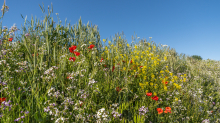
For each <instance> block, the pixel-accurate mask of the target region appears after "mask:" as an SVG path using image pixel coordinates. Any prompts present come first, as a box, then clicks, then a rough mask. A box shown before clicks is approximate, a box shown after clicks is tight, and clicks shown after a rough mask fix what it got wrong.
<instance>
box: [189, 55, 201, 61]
mask: <svg viewBox="0 0 220 123" xmlns="http://www.w3.org/2000/svg"><path fill="white" fill-rule="evenodd" d="M191 58H193V59H196V60H202V57H201V56H199V55H193V56H191Z"/></svg>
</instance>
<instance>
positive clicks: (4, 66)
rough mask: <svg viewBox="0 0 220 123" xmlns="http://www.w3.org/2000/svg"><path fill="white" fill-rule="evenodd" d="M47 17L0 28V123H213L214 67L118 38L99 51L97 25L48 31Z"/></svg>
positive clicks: (215, 110)
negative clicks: (17, 31) (9, 27)
mask: <svg viewBox="0 0 220 123" xmlns="http://www.w3.org/2000/svg"><path fill="white" fill-rule="evenodd" d="M4 5H5V3H4ZM40 7H41V6H40ZM6 8H7V7H6V6H3V8H2V10H5V9H6ZM41 9H42V11H43V12H44V9H43V8H42V7H41ZM4 12H5V11H3V15H4ZM52 12H53V9H52ZM48 13H49V15H48V16H46V17H45V19H44V20H43V22H41V23H40V22H39V20H38V23H37V24H35V25H34V20H33V18H32V20H31V22H29V21H27V22H29V24H30V26H28V27H26V25H25V24H26V19H25V23H24V26H23V27H22V32H23V34H21V35H20V36H17V37H13V36H12V35H11V34H12V33H14V32H15V31H16V30H17V28H16V26H13V27H12V28H11V29H10V30H9V31H8V28H7V27H4V29H1V30H0V34H1V36H2V37H1V45H0V49H1V52H0V57H1V58H0V76H1V79H0V104H1V105H0V119H1V120H0V121H1V122H2V123H12V122H14V121H16V122H22V123H52V122H55V123H60V122H65V123H73V122H74V123H82V122H85V123H105V122H110V123H130V122H131V123H132V122H133V123H174V122H175V123H178V122H179V123H197V122H200V123H201V122H202V123H204V122H212V123H213V122H219V117H220V116H219V114H220V113H219V87H220V86H219V62H217V61H213V60H196V59H189V57H187V56H185V55H182V54H181V55H178V54H177V53H176V51H175V50H174V49H171V50H170V49H169V47H168V48H167V47H166V48H165V47H160V46H156V44H155V43H154V42H153V41H151V42H150V41H149V42H147V41H146V39H145V40H141V41H140V42H139V44H137V43H136V44H134V42H133V41H132V44H131V46H130V45H129V44H128V43H127V41H126V40H125V39H123V35H119V34H117V35H115V37H114V38H113V39H112V40H111V41H109V40H108V39H103V42H104V43H105V42H106V41H107V42H108V46H104V45H103V44H102V42H101V40H100V35H99V32H98V29H97V26H92V25H91V26H90V25H89V23H87V26H85V25H82V21H81V18H80V20H79V24H78V25H77V24H76V25H74V27H70V24H69V26H68V27H66V26H65V27H64V26H61V25H60V24H57V25H56V27H54V22H53V18H51V17H50V13H51V11H50V12H49V7H48ZM3 15H2V17H3ZM51 19H52V21H51ZM50 21H51V22H50ZM35 22H37V20H36V19H35ZM65 25H66V24H65ZM1 27H2V26H1ZM2 34H3V35H2ZM132 40H134V38H132ZM12 41H14V42H13V43H12Z"/></svg>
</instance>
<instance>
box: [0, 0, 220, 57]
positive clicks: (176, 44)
mask: <svg viewBox="0 0 220 123" xmlns="http://www.w3.org/2000/svg"><path fill="white" fill-rule="evenodd" d="M3 2H4V1H3V0H1V3H0V5H3ZM42 2H43V4H44V9H45V13H44V14H43V13H42V11H41V9H40V7H39V5H41V6H43V4H42ZM51 2H52V4H53V13H52V15H51V17H53V18H54V21H55V22H56V23H55V24H58V19H57V15H56V14H55V13H59V19H60V20H61V21H62V25H65V19H67V24H68V23H70V24H71V25H72V26H73V25H74V24H76V23H78V20H79V18H80V16H81V19H82V23H83V24H85V25H86V24H87V23H88V21H89V23H90V24H91V22H92V25H98V28H99V33H100V36H101V41H102V39H106V38H108V39H109V40H110V37H112V36H115V34H117V33H119V34H121V33H122V31H123V32H124V37H123V38H125V39H126V40H127V41H128V43H129V44H130V43H131V42H132V39H131V36H132V35H133V36H134V37H136V35H137V37H140V39H147V41H149V37H152V39H151V41H154V42H155V43H156V44H157V45H158V44H159V43H160V44H163V45H168V46H169V47H170V49H171V48H174V49H175V50H176V51H177V53H178V54H181V53H184V54H186V55H190V56H191V55H199V56H201V57H202V58H203V60H205V59H208V58H209V59H213V60H220V7H219V5H220V0H65V2H64V0H6V5H7V6H8V7H9V11H8V12H7V13H5V15H4V17H3V21H2V27H3V26H7V27H8V28H11V26H13V24H14V23H15V24H16V26H17V28H19V29H21V28H20V27H21V25H22V26H23V25H24V20H23V19H22V18H21V14H22V15H23V17H24V18H25V17H26V16H27V20H28V21H31V17H32V16H33V18H34V20H35V16H36V17H37V19H40V20H43V19H44V17H45V15H46V14H48V5H49V6H50V9H51ZM41 16H42V17H41ZM134 32H135V35H134ZM19 33H21V31H20V32H18V34H19ZM140 39H139V40H140ZM139 40H138V39H136V41H137V42H139ZM106 44H107V42H106Z"/></svg>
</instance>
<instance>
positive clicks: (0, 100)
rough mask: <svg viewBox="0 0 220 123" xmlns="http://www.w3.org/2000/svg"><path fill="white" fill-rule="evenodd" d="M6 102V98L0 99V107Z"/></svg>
mask: <svg viewBox="0 0 220 123" xmlns="http://www.w3.org/2000/svg"><path fill="white" fill-rule="evenodd" d="M5 100H6V98H5V97H3V98H0V105H1V103H2V102H3V101H5Z"/></svg>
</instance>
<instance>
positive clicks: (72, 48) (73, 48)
mask: <svg viewBox="0 0 220 123" xmlns="http://www.w3.org/2000/svg"><path fill="white" fill-rule="evenodd" d="M76 48H77V46H74V45H73V46H72V47H70V48H69V51H70V52H71V53H73V52H74V50H75V49H76Z"/></svg>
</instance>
